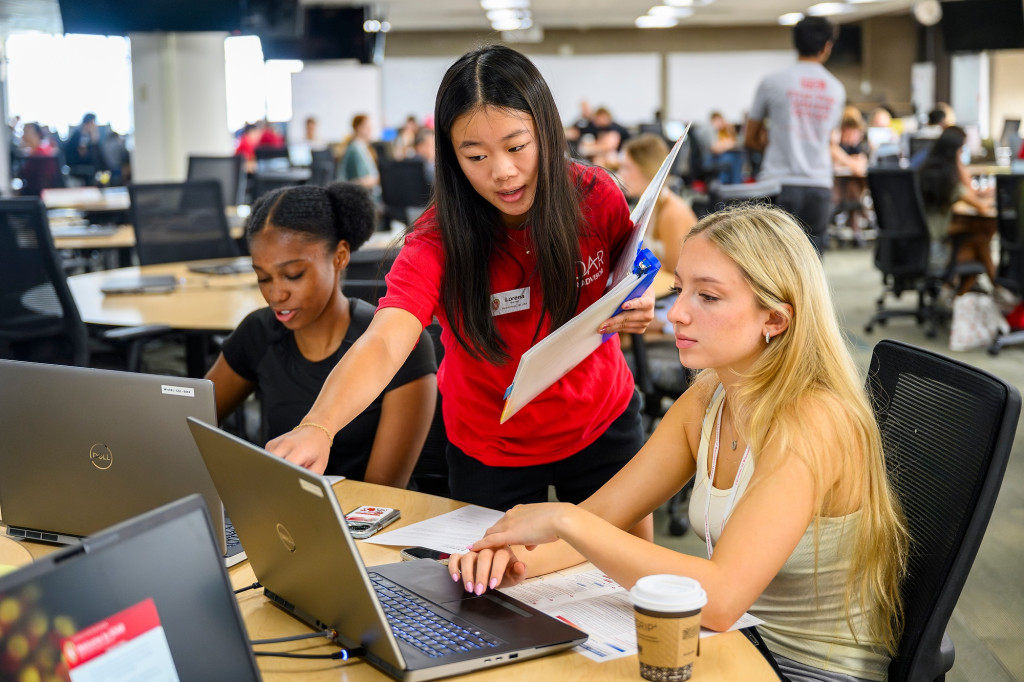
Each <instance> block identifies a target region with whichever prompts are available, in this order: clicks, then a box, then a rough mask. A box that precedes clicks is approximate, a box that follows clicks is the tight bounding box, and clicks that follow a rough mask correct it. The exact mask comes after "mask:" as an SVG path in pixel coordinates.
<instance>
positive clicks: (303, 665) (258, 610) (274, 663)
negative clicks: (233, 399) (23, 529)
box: [24, 480, 778, 682]
mask: <svg viewBox="0 0 1024 682" xmlns="http://www.w3.org/2000/svg"><path fill="white" fill-rule="evenodd" d="M334 491H335V493H336V494H337V495H338V499H339V500H340V501H341V507H342V509H352V508H353V507H357V506H359V505H361V504H375V505H382V506H383V505H386V506H389V507H396V508H398V509H401V510H402V518H401V519H400V520H398V521H397V522H395V523H394V524H393V525H392V526H390V527H389V529H391V528H400V527H402V526H403V525H408V524H410V523H413V522H415V521H420V520H422V519H425V518H429V517H431V516H436V515H438V514H443V513H445V512H448V511H451V510H453V509H457V508H458V507H460V506H462V504H461V503H460V502H455V501H453V500H448V499H444V498H441V497H434V496H432V495H425V494H423V493H416V492H411V491H408V490H399V489H397V488H388V487H384V486H378V485H373V484H370V483H362V482H360V481H350V480H343V481H340V482H338V483H337V484H335V486H334ZM24 544H25V546H26V547H27V548H28V549H29V550H31V551H32V552H33V554H34V555H36V556H41V555H42V554H45V553H47V552H50V551H53V548H52V547H50V546H46V545H41V544H37V543H30V542H25V543H24ZM357 545H358V546H359V551H360V553H361V554H362V556H363V560H364V561H365V562H366V564H367V565H369V566H373V565H376V564H382V563H390V562H394V561H398V560H399V556H398V550H399V548H397V547H384V546H380V545H370V544H366V543H364V542H357ZM228 574H229V576H230V578H231V584H232V586H234V587H235V588H236V589H237V588H239V587H244V586H246V585H250V584H252V583H253V582H254V581H255V576H254V575H253V572H252V568H251V567H250V566H249V562H247V561H244V562H242V563H241V564H238V565H237V566H234V567H233V568H231V569H229V571H228ZM338 587H339V588H340V587H341V586H338ZM324 589H328V588H327V587H326V586H325V588H324ZM238 605H239V608H240V609H241V612H242V618H243V619H244V620H245V624H246V627H247V628H248V631H249V637H250V638H251V639H261V638H270V637H286V636H290V635H298V634H303V633H307V632H309V628H308V627H307V626H306V625H305V624H303V623H302V622H300V621H299V620H297V619H295V618H293V617H292V616H290V615H288V614H287V613H285V612H284V611H282V610H281V609H279V608H278V607H276V606H273V605H272V604H271V603H270V602H269V601H267V599H266V598H265V597H264V596H263V594H262V592H261V591H260V590H249V591H247V592H243V593H241V594H240V595H238ZM314 641H315V640H300V641H297V642H290V643H287V644H281V645H276V646H274V647H273V648H274V649H275V650H279V651H295V652H302V653H331V652H333V651H337V647H335V646H333V645H329V644H323V645H319V646H316V645H313V644H311V642H314ZM256 660H257V662H258V663H259V667H260V671H261V672H262V673H263V678H264V679H265V680H267V682H275V681H281V682H299V681H301V682H307V681H309V682H313V681H317V682H318V681H320V680H325V681H326V680H331V681H332V682H335V681H337V680H347V681H350V682H358V681H360V680H375V681H378V682H383V681H385V680H389V679H391V678H389V677H387V676H385V675H384V674H383V673H381V672H379V671H378V670H377V669H376V668H373V667H371V666H370V665H369V664H367V663H363V662H362V661H360V660H358V659H357V660H352V661H345V662H342V661H331V660H324V661H318V660H312V661H310V660H301V659H284V658H281V659H278V658H263V657H260V658H257V659H256ZM693 676H694V679H695V680H700V682H715V681H718V680H730V681H742V682H758V681H760V680H766V681H767V680H771V681H776V680H777V679H778V678H777V677H776V676H775V675H774V673H773V672H772V670H771V667H770V666H769V665H768V663H767V662H765V660H764V658H763V657H762V656H761V654H760V653H758V651H757V650H756V649H755V648H754V647H753V646H752V645H751V644H750V643H749V642H748V641H747V639H746V637H744V636H743V635H742V634H741V633H738V632H729V633H725V634H721V635H717V636H715V637H711V638H708V639H704V640H703V641H701V656H700V658H698V660H697V661H696V663H694V668H693ZM456 679H460V680H463V679H464V680H493V681H498V680H501V681H503V682H504V681H506V680H513V681H516V680H523V681H524V682H527V681H529V682H533V681H534V680H586V682H600V681H603V680H623V679H640V674H639V671H638V665H637V660H636V657H635V656H630V657H627V658H622V659H619V660H617V661H609V662H607V663H595V662H593V661H591V660H589V659H587V658H584V657H583V656H580V655H579V654H576V653H574V652H572V651H563V652H561V653H558V654H554V655H552V656H545V657H544V658H538V659H534V660H529V661H522V662H521V663H515V664H512V665H507V666H501V667H497V668H492V669H490V670H487V671H484V672H479V673H473V674H472V675H465V676H461V677H459V678H456Z"/></svg>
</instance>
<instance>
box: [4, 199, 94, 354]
mask: <svg viewBox="0 0 1024 682" xmlns="http://www.w3.org/2000/svg"><path fill="white" fill-rule="evenodd" d="M0 281H2V284H0V357H3V358H9V359H19V360H36V361H46V362H55V363H65V364H74V365H80V366H85V365H87V364H88V362H89V346H88V335H87V333H86V329H85V325H84V324H83V323H82V319H81V317H79V314H78V307H77V306H76V305H75V301H74V299H73V298H72V296H71V291H70V289H69V288H68V283H67V278H66V276H65V274H64V270H63V268H62V267H61V263H60V258H59V257H58V255H57V250H56V248H54V245H53V237H52V236H51V234H50V225H49V222H48V221H47V218H46V207H45V206H44V205H43V202H42V201H41V200H40V199H38V198H32V197H21V198H16V199H0Z"/></svg>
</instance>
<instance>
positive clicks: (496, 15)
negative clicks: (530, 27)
mask: <svg viewBox="0 0 1024 682" xmlns="http://www.w3.org/2000/svg"><path fill="white" fill-rule="evenodd" d="M522 16H523V15H522V10H518V9H492V10H491V11H490V12H488V13H487V21H491V22H494V21H513V20H519V19H521V18H522Z"/></svg>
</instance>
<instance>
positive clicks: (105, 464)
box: [89, 443, 114, 469]
mask: <svg viewBox="0 0 1024 682" xmlns="http://www.w3.org/2000/svg"><path fill="white" fill-rule="evenodd" d="M89 461H90V462H92V465H93V466H94V467H96V468H97V469H109V468H110V465H111V464H113V463H114V454H113V453H112V452H111V451H110V448H108V447H107V446H106V445H104V444H103V443H96V444H95V445H93V446H92V447H91V448H89Z"/></svg>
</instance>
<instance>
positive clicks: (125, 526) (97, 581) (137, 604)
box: [0, 495, 260, 682]
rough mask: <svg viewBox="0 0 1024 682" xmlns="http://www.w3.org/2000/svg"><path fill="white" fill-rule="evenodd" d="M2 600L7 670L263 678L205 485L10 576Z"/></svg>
mask: <svg viewBox="0 0 1024 682" xmlns="http://www.w3.org/2000/svg"><path fill="white" fill-rule="evenodd" d="M0 604H6V605H8V606H9V607H13V610H11V608H8V609H7V610H6V611H5V613H6V615H7V618H6V619H5V623H4V625H3V627H2V628H0V642H4V643H6V644H9V645H10V646H9V647H8V646H5V647H4V651H5V653H8V652H11V655H6V656H5V657H4V661H3V663H0V678H2V679H4V680H19V679H41V678H42V679H47V680H57V679H61V680H66V679H69V678H70V679H71V680H103V682H126V681H127V680H132V681H136V680H143V679H145V680H179V679H180V680H238V681H239V682H250V681H255V680H259V679H260V673H259V670H258V669H257V667H256V662H255V660H254V658H253V654H252V649H251V648H250V646H249V642H248V638H247V634H246V630H245V627H244V625H243V623H242V617H241V614H240V613H239V609H238V603H237V602H236V600H235V595H234V594H233V593H232V591H231V583H230V581H229V580H228V576H227V572H226V571H225V570H224V567H223V565H222V564H221V562H220V560H219V556H218V552H217V549H216V545H215V544H214V537H213V533H212V532H211V527H210V522H209V516H208V514H207V509H206V505H205V504H204V503H203V499H202V498H201V497H199V496H198V495H191V496H189V497H186V498H183V499H181V500H179V501H177V502H174V503H172V504H170V505H167V506H165V507H161V508H159V509H156V510H153V511H150V512H147V513H145V514H143V515H141V516H138V517H135V518H133V519H131V520H129V521H126V522H124V523H121V524H118V525H117V526H115V527H113V528H109V529H107V530H105V531H102V532H100V533H99V534H97V535H93V536H90V537H88V538H86V539H85V540H83V541H82V543H81V544H79V545H77V546H75V547H68V548H66V549H64V550H62V551H59V552H53V553H51V554H48V555H46V556H43V557H40V558H38V559H36V560H35V562H33V563H32V564H29V565H28V566H26V567H25V568H22V569H20V570H18V571H15V572H14V573H11V574H9V575H6V576H3V577H0ZM12 616H13V618H12Z"/></svg>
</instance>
